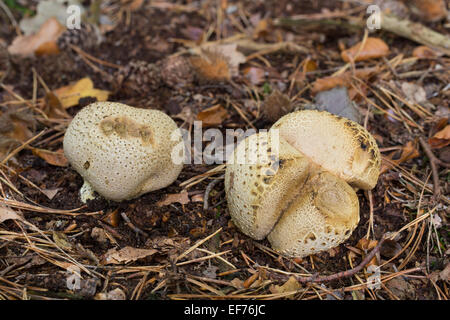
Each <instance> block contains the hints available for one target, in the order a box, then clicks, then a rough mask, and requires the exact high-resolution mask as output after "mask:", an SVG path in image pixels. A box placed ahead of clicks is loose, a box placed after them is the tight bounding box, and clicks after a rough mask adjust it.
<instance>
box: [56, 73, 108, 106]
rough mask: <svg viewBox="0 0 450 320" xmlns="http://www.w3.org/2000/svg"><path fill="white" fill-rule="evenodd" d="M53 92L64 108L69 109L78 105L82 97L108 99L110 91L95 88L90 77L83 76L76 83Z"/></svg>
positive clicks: (98, 99)
mask: <svg viewBox="0 0 450 320" xmlns="http://www.w3.org/2000/svg"><path fill="white" fill-rule="evenodd" d="M53 93H54V94H55V96H56V97H57V98H58V99H59V101H60V102H61V105H62V106H63V108H65V109H67V108H70V107H73V106H76V105H77V104H78V102H79V101H80V98H85V97H93V98H97V101H106V100H108V96H109V93H110V92H109V91H105V90H99V89H95V88H94V83H93V82H92V80H91V79H90V78H83V79H81V80H79V81H77V82H76V83H74V84H71V85H68V86H65V87H62V88H59V89H56V90H53Z"/></svg>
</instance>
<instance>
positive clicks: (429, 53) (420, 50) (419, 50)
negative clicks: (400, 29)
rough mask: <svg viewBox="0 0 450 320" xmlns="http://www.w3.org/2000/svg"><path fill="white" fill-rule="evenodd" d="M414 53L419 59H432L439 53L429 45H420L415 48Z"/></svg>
mask: <svg viewBox="0 0 450 320" xmlns="http://www.w3.org/2000/svg"><path fill="white" fill-rule="evenodd" d="M412 55H413V57H416V58H419V59H430V58H436V57H437V56H438V53H437V52H436V51H434V50H433V49H431V48H429V47H427V46H418V47H416V48H415V49H414V50H413V53H412Z"/></svg>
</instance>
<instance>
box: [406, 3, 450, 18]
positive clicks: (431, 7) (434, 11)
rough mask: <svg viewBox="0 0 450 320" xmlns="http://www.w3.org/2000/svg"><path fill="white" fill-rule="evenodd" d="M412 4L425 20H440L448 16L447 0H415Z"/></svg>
mask: <svg viewBox="0 0 450 320" xmlns="http://www.w3.org/2000/svg"><path fill="white" fill-rule="evenodd" d="M410 6H411V9H412V11H413V12H414V13H416V14H417V15H418V16H420V17H421V18H422V19H424V20H425V21H438V20H441V19H443V18H445V17H446V16H447V9H446V6H445V0H413V1H411V3H410Z"/></svg>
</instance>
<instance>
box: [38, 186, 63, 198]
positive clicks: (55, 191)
mask: <svg viewBox="0 0 450 320" xmlns="http://www.w3.org/2000/svg"><path fill="white" fill-rule="evenodd" d="M59 190H61V188H56V189H43V190H42V192H43V193H44V194H45V195H46V196H47V198H48V199H49V200H52V199H53V198H54V197H55V196H56V195H57V194H58V192H59Z"/></svg>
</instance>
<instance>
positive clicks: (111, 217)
mask: <svg viewBox="0 0 450 320" xmlns="http://www.w3.org/2000/svg"><path fill="white" fill-rule="evenodd" d="M102 221H103V222H106V223H107V224H109V225H110V226H113V227H115V228H116V227H117V226H118V225H119V222H120V214H119V209H116V210H114V211H112V212H110V213H107V214H106V215H105V217H103V218H102Z"/></svg>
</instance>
